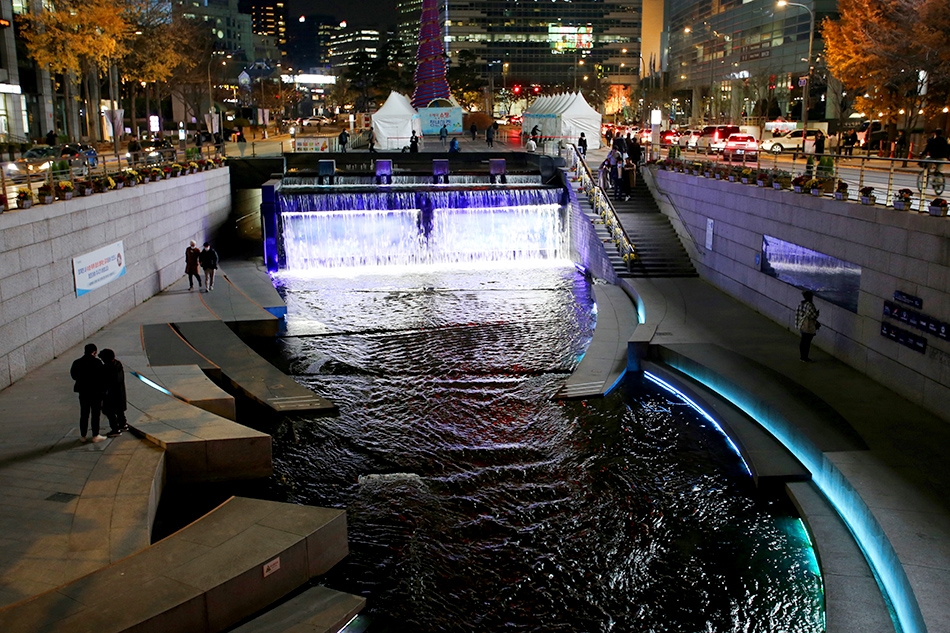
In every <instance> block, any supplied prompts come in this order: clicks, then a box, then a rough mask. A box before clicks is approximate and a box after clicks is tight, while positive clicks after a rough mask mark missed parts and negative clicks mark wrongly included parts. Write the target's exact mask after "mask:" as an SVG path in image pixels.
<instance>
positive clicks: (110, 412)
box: [99, 349, 129, 437]
mask: <svg viewBox="0 0 950 633" xmlns="http://www.w3.org/2000/svg"><path fill="white" fill-rule="evenodd" d="M99 358H100V359H101V360H102V376H103V381H102V382H103V385H104V388H105V390H104V391H103V394H102V412H103V413H104V414H105V416H106V419H108V420H109V429H110V430H109V432H108V433H107V434H106V437H118V436H119V435H122V431H128V430H129V425H128V423H127V422H126V420H125V410H126V409H127V408H128V406H127V405H126V399H125V368H124V367H123V366H122V363H121V362H119V359H117V358H116V357H115V352H113V351H112V350H111V349H104V350H102V353H101V354H99Z"/></svg>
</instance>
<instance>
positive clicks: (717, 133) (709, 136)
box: [696, 125, 739, 154]
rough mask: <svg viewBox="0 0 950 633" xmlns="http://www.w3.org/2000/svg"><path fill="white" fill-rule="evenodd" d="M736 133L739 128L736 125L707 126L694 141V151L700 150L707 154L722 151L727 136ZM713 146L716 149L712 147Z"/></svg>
mask: <svg viewBox="0 0 950 633" xmlns="http://www.w3.org/2000/svg"><path fill="white" fill-rule="evenodd" d="M738 133H739V127H738V126H736V125H707V126H706V127H704V128H703V131H702V132H701V133H700V135H699V138H698V139H696V151H701V150H702V151H705V152H706V153H707V154H710V153H712V152H713V151H722V148H723V147H725V145H726V139H727V138H729V135H730V134H738ZM714 144H715V145H716V147H714Z"/></svg>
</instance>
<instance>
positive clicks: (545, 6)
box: [443, 0, 643, 90]
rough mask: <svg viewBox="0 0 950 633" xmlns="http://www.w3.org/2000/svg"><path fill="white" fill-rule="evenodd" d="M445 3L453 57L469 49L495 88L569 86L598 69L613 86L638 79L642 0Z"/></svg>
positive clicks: (452, 0) (447, 0)
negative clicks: (503, 83) (503, 86)
mask: <svg viewBox="0 0 950 633" xmlns="http://www.w3.org/2000/svg"><path fill="white" fill-rule="evenodd" d="M443 6H444V11H445V14H444V16H443V17H444V22H443V24H444V30H445V49H446V53H447V54H448V55H449V59H450V60H451V62H452V63H454V60H455V59H456V58H457V56H458V54H459V52H460V51H463V50H468V51H471V52H472V53H474V54H475V56H476V57H477V59H478V60H479V61H480V63H481V64H482V72H483V76H484V78H485V79H491V80H493V83H494V85H495V86H498V87H500V86H501V85H502V82H505V83H506V84H507V85H508V86H509V87H510V86H512V85H515V84H521V85H525V86H527V85H539V86H542V87H544V88H545V89H549V90H550V89H556V88H558V87H561V88H566V89H571V88H573V87H575V86H577V87H579V86H580V85H581V81H583V76H585V75H586V76H588V77H591V76H592V75H593V74H594V73H596V76H599V77H600V78H601V79H602V80H603V81H606V82H608V83H611V84H621V85H628V86H629V85H637V84H638V77H639V69H640V34H641V28H642V22H643V20H642V0H601V1H595V0H576V1H574V2H569V1H562V0H553V1H552V0H546V1H543V2H542V1H536V0H529V1H527V2H526V1H524V0H445V3H444V5H443ZM581 61H583V62H584V63H583V64H581V63H580V62H581Z"/></svg>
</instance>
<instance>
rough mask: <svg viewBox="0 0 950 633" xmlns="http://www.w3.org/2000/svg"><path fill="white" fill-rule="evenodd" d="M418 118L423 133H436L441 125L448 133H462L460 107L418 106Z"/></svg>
mask: <svg viewBox="0 0 950 633" xmlns="http://www.w3.org/2000/svg"><path fill="white" fill-rule="evenodd" d="M419 119H420V122H421V123H422V133H423V134H425V135H430V134H435V135H438V134H439V130H441V129H442V126H443V125H445V127H447V128H448V130H449V134H461V133H462V108H419Z"/></svg>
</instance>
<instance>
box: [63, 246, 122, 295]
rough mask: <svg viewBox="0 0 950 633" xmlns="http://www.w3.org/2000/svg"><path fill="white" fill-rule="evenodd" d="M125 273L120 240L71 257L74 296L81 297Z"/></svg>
mask: <svg viewBox="0 0 950 633" xmlns="http://www.w3.org/2000/svg"><path fill="white" fill-rule="evenodd" d="M124 274H125V248H124V246H123V245H122V241H121V240H119V241H118V242H116V243H115V244H110V245H109V246H103V247H102V248H98V249H96V250H94V251H92V252H91V253H86V254H85V255H80V256H79V257H74V258H73V279H74V281H75V283H76V296H77V297H81V296H82V295H84V294H86V293H87V292H91V291H93V290H95V289H96V288H99V287H100V286H104V285H106V284H107V283H109V282H110V281H113V280H115V279H118V278H119V277H121V276H123V275H124Z"/></svg>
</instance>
